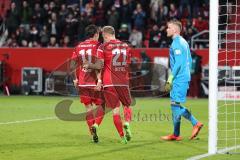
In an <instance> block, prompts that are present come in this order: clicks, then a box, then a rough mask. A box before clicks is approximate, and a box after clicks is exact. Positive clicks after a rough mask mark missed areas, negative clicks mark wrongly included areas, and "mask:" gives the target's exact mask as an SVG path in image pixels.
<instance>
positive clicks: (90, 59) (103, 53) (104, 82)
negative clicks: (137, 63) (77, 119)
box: [72, 25, 132, 144]
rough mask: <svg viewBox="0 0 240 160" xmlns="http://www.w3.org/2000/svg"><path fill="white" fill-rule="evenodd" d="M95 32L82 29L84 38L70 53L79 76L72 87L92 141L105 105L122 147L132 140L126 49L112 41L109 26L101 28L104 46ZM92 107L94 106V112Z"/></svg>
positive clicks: (95, 27) (90, 27)
mask: <svg viewBox="0 0 240 160" xmlns="http://www.w3.org/2000/svg"><path fill="white" fill-rule="evenodd" d="M99 31H100V30H99V29H98V27H97V26H95V25H90V26H88V27H87V28H86V30H85V34H86V37H87V39H86V40H85V41H84V42H81V43H79V44H78V46H77V47H76V48H75V50H74V52H73V56H72V59H75V61H76V62H77V63H78V64H79V65H78V66H80V67H79V68H77V70H76V73H77V74H78V75H79V76H78V77H77V76H76V79H75V80H74V84H75V85H76V86H77V84H78V87H79V91H80V100H81V103H83V104H84V105H85V107H86V110H87V115H86V120H87V124H88V126H89V129H90V133H91V134H92V136H93V141H94V142H96V143H97V142H98V134H97V133H98V127H99V125H100V124H101V121H102V119H103V117H104V109H103V108H104V107H103V104H104V103H105V105H106V107H107V108H109V109H111V110H112V113H113V122H114V125H115V127H116V129H117V131H118V133H119V135H120V137H121V139H122V142H123V143H125V144H126V143H127V141H130V140H131V137H132V135H131V131H130V125H129V123H130V121H131V115H132V113H131V112H132V111H131V108H130V107H129V106H130V104H131V95H130V90H129V75H128V74H129V72H128V69H129V63H130V57H131V53H130V47H129V46H128V44H127V43H124V42H121V41H120V40H117V39H116V38H115V30H114V28H113V27H111V26H105V27H103V28H102V36H103V40H104V43H103V44H101V45H99V42H98V39H99ZM103 97H104V98H103ZM104 100H105V101H104ZM120 102H121V103H122V105H123V106H124V120H125V123H124V124H123V123H122V120H121V116H120V105H121V104H120ZM93 104H95V105H96V106H97V109H96V113H94V111H93V110H94V108H93ZM123 129H124V130H125V133H124V131H123Z"/></svg>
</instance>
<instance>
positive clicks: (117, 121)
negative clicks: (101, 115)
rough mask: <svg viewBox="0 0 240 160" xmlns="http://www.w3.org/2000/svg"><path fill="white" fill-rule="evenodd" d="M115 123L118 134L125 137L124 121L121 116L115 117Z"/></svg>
mask: <svg viewBox="0 0 240 160" xmlns="http://www.w3.org/2000/svg"><path fill="white" fill-rule="evenodd" d="M113 122H114V125H115V127H116V128H117V131H118V134H119V135H120V137H123V136H124V133H123V126H122V120H121V117H120V115H119V114H114V115H113Z"/></svg>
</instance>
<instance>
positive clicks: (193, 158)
mask: <svg viewBox="0 0 240 160" xmlns="http://www.w3.org/2000/svg"><path fill="white" fill-rule="evenodd" d="M239 148H240V145H238V146H233V147H228V148H225V149H220V150H219V151H218V152H217V154H224V153H226V152H228V151H231V150H235V149H239ZM217 154H209V153H206V154H201V155H197V156H194V157H190V158H188V159H187V160H198V159H202V158H206V157H210V156H214V155H217Z"/></svg>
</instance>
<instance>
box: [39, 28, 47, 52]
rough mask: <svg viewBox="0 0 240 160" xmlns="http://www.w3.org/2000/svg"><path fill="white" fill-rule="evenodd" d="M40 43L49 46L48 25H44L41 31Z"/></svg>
mask: <svg viewBox="0 0 240 160" xmlns="http://www.w3.org/2000/svg"><path fill="white" fill-rule="evenodd" d="M40 37H41V39H40V44H41V46H42V47H47V46H48V42H49V32H48V29H47V26H46V25H44V26H43V29H42V31H41V32H40Z"/></svg>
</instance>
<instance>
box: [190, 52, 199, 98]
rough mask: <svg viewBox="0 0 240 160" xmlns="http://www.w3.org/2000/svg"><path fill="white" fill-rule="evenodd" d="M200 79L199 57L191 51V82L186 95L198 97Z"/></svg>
mask: <svg viewBox="0 0 240 160" xmlns="http://www.w3.org/2000/svg"><path fill="white" fill-rule="evenodd" d="M200 80H201V57H200V56H199V55H197V54H196V53H195V52H193V51H192V67H191V82H190V87H189V92H188V96H189V97H193V98H198V97H199V93H200V83H199V82H200Z"/></svg>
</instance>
